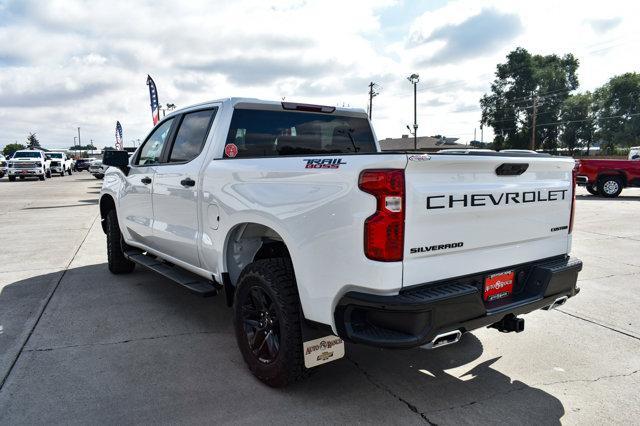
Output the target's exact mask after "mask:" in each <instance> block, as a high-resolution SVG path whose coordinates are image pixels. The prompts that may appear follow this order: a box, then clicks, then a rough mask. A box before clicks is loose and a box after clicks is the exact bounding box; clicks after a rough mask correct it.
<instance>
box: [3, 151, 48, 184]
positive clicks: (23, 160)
mask: <svg viewBox="0 0 640 426" xmlns="http://www.w3.org/2000/svg"><path fill="white" fill-rule="evenodd" d="M8 175H9V180H10V181H11V182H14V181H15V180H16V178H20V179H25V178H27V177H37V178H38V179H40V180H45V178H50V177H51V159H50V158H49V157H48V156H47V155H46V153H45V152H44V151H40V150H37V149H24V150H20V151H16V152H14V153H13V155H12V156H11V160H9V162H8Z"/></svg>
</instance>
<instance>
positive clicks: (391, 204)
mask: <svg viewBox="0 0 640 426" xmlns="http://www.w3.org/2000/svg"><path fill="white" fill-rule="evenodd" d="M358 187H359V188H360V189H361V190H362V191H364V192H367V193H369V194H371V195H373V196H374V197H376V212H375V213H374V214H373V215H371V216H369V217H368V218H367V220H365V221H364V253H365V255H366V256H367V257H368V258H369V259H371V260H379V261H381V262H397V261H400V260H402V257H403V250H404V207H405V201H404V170H402V169H378V170H364V171H363V172H362V173H361V174H360V180H359V181H358Z"/></svg>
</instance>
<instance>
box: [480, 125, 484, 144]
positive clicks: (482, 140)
mask: <svg viewBox="0 0 640 426" xmlns="http://www.w3.org/2000/svg"><path fill="white" fill-rule="evenodd" d="M480 143H482V144H484V128H483V127H482V124H480Z"/></svg>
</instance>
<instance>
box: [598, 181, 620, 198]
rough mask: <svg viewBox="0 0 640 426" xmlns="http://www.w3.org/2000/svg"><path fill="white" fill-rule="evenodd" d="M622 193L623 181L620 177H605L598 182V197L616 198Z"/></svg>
mask: <svg viewBox="0 0 640 426" xmlns="http://www.w3.org/2000/svg"><path fill="white" fill-rule="evenodd" d="M621 192H622V179H620V178H619V177H618V176H605V177H602V178H600V180H598V195H601V196H603V197H606V198H615V197H617V196H618V195H620V193H621Z"/></svg>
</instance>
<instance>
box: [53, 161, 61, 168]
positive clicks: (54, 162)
mask: <svg viewBox="0 0 640 426" xmlns="http://www.w3.org/2000/svg"><path fill="white" fill-rule="evenodd" d="M59 165H60V162H59V161H52V162H51V166H52V167H56V166H59Z"/></svg>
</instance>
